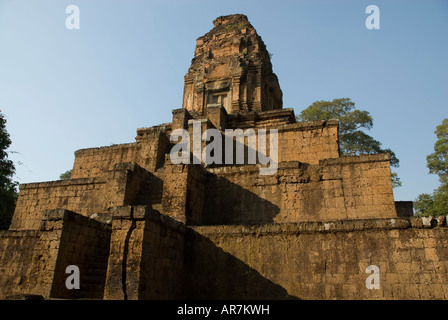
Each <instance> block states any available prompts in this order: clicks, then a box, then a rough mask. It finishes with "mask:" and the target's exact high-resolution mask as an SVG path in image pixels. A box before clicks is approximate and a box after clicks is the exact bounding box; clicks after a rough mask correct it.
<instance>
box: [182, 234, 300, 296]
mask: <svg viewBox="0 0 448 320" xmlns="http://www.w3.org/2000/svg"><path fill="white" fill-rule="evenodd" d="M186 236H187V239H188V241H186V245H185V262H184V263H185V269H184V283H183V288H184V297H185V298H188V299H193V300H204V299H208V300H232V299H236V300H298V298H297V297H295V296H291V295H289V294H288V292H287V291H286V289H285V288H283V287H282V286H280V285H278V284H276V283H274V282H272V281H271V280H269V279H267V278H265V277H263V276H262V275H261V274H260V273H259V272H258V271H257V270H255V269H253V268H251V267H250V266H248V265H247V264H246V263H244V262H243V261H241V260H239V259H237V258H236V257H234V256H232V255H231V254H229V253H227V252H225V251H224V250H222V249H221V248H219V247H217V246H216V244H215V243H213V241H211V240H210V239H208V238H207V237H204V236H203V235H201V234H199V233H197V232H196V231H194V230H192V229H189V230H188V232H187V235H186Z"/></svg>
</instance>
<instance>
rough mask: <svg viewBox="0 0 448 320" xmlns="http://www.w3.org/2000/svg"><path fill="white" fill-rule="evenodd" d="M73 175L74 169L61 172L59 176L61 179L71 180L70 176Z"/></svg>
mask: <svg viewBox="0 0 448 320" xmlns="http://www.w3.org/2000/svg"><path fill="white" fill-rule="evenodd" d="M71 176H72V170H67V171H65V172H64V173H61V175H60V176H59V179H61V180H70V177H71Z"/></svg>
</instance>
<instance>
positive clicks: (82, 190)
mask: <svg viewBox="0 0 448 320" xmlns="http://www.w3.org/2000/svg"><path fill="white" fill-rule="evenodd" d="M105 185H106V181H105V180H102V179H96V178H90V179H76V180H67V181H52V182H42V183H28V184H21V185H20V193H19V198H18V200H17V205H16V209H15V211H14V216H13V218H12V221H11V226H10V230H37V229H39V226H40V223H41V219H42V213H43V211H44V210H46V209H58V208H63V209H68V210H71V211H75V212H78V213H80V214H83V215H89V214H93V213H95V212H102V211H103V210H104V196H105V193H104V192H105Z"/></svg>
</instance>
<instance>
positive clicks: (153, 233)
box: [104, 206, 185, 300]
mask: <svg viewBox="0 0 448 320" xmlns="http://www.w3.org/2000/svg"><path fill="white" fill-rule="evenodd" d="M184 234H185V226H184V225H182V224H180V223H179V222H177V221H175V220H173V219H170V218H169V217H166V216H162V215H160V214H159V213H157V212H155V211H153V210H152V209H151V208H150V207H148V206H126V207H119V208H116V210H115V212H114V218H113V222H112V237H111V246H110V255H109V264H108V271H107V282H106V289H105V296H104V298H105V299H114V300H115V299H129V300H134V299H179V298H181V297H182V296H181V295H182V276H183V261H184Z"/></svg>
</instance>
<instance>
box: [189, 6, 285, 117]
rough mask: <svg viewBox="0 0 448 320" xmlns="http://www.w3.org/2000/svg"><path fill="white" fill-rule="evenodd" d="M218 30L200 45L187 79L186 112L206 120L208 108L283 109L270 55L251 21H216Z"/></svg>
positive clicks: (241, 18)
mask: <svg viewBox="0 0 448 320" xmlns="http://www.w3.org/2000/svg"><path fill="white" fill-rule="evenodd" d="M213 24H214V28H213V29H212V30H211V31H209V32H208V33H207V34H205V35H204V36H202V37H200V38H198V39H197V40H196V49H195V53H194V58H193V60H192V62H191V66H190V68H189V70H188V72H187V74H186V75H185V79H184V80H185V84H184V95H183V108H185V109H187V110H188V111H189V112H190V114H191V115H192V116H202V115H204V113H205V109H206V107H207V105H216V104H219V105H222V106H223V107H224V108H225V110H226V111H227V113H229V114H230V113H234V112H237V111H240V112H241V111H242V112H244V111H246V112H249V111H268V110H276V109H281V108H282V91H281V89H280V86H279V83H278V79H277V76H276V75H275V74H274V73H273V72H272V64H271V60H270V55H269V52H268V51H267V49H266V46H265V44H264V43H263V40H262V39H261V37H260V36H259V35H258V34H257V32H256V30H255V28H254V27H253V26H252V25H251V24H250V22H249V21H248V19H247V17H246V16H245V15H242V14H234V15H228V16H221V17H218V18H217V19H215V20H214V21H213Z"/></svg>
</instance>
